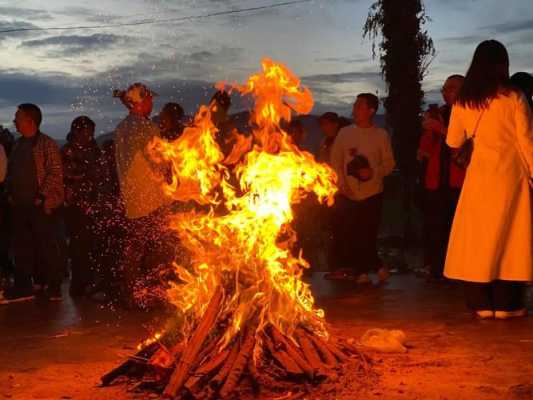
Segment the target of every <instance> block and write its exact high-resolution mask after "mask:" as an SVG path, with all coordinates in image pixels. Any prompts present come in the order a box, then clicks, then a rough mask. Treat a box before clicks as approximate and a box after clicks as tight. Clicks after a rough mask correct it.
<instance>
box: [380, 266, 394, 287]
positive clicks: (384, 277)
mask: <svg viewBox="0 0 533 400" xmlns="http://www.w3.org/2000/svg"><path fill="white" fill-rule="evenodd" d="M390 277H391V274H390V271H389V269H388V268H387V267H381V268H380V269H379V270H378V279H379V283H385V282H387V281H388V280H389V278H390Z"/></svg>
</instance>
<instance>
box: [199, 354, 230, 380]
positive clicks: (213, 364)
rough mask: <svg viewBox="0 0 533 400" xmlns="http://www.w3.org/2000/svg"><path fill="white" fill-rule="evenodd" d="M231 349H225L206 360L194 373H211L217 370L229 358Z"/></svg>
mask: <svg viewBox="0 0 533 400" xmlns="http://www.w3.org/2000/svg"><path fill="white" fill-rule="evenodd" d="M228 355H229V350H224V351H222V352H220V353H218V354H217V355H216V356H215V357H213V358H212V359H210V360H208V361H206V362H204V363H203V364H202V365H200V367H199V368H198V369H197V370H196V371H195V372H194V375H209V374H210V373H211V372H213V371H215V370H217V369H218V368H219V367H220V366H221V365H222V364H223V363H224V361H226V358H228Z"/></svg>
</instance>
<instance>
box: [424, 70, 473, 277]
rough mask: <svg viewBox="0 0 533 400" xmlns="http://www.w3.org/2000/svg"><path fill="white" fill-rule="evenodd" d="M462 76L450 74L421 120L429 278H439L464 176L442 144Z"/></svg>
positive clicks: (449, 151)
mask: <svg viewBox="0 0 533 400" xmlns="http://www.w3.org/2000/svg"><path fill="white" fill-rule="evenodd" d="M463 81H464V77H463V76H461V75H452V76H450V77H448V78H447V79H446V82H445V83H444V86H443V87H442V97H443V99H444V101H445V104H444V105H443V106H442V107H437V106H436V105H432V106H430V109H429V110H428V111H427V112H426V113H425V115H424V120H423V128H424V132H423V133H422V137H421V138H420V146H419V149H418V160H419V161H420V162H422V164H423V165H424V167H425V168H424V169H425V171H424V172H425V174H424V179H423V181H424V189H425V191H424V205H423V210H424V241H425V245H424V247H425V264H426V265H427V266H429V277H430V279H434V280H440V279H443V275H442V274H443V270H444V260H445V258H446V248H447V245H448V238H449V236H450V230H451V227H452V222H453V216H454V214H455V209H456V207H457V201H458V200H459V194H460V192H461V187H462V186H463V181H464V177H465V172H466V171H465V169H464V168H463V167H461V166H459V165H457V164H456V163H455V162H454V161H453V157H452V150H451V148H450V147H448V145H447V144H446V134H447V130H448V125H449V122H450V115H451V111H452V106H453V104H454V103H455V100H456V99H457V96H458V95H459V91H460V90H461V86H462V85H463Z"/></svg>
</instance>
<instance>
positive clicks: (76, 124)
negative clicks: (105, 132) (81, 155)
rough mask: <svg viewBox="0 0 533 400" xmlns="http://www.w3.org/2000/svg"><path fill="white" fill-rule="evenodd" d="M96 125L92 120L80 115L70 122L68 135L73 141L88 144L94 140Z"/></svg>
mask: <svg viewBox="0 0 533 400" xmlns="http://www.w3.org/2000/svg"><path fill="white" fill-rule="evenodd" d="M95 128H96V125H95V123H94V121H93V120H92V119H90V118H89V117H87V116H85V115H82V116H81V117H77V118H76V119H74V121H72V124H71V125H70V135H71V138H72V140H73V141H75V142H77V143H80V144H87V143H90V142H91V141H92V140H93V139H94V131H95Z"/></svg>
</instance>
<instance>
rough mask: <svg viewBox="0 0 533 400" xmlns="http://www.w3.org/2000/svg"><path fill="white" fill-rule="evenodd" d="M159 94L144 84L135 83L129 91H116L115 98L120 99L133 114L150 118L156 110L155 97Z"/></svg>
mask: <svg viewBox="0 0 533 400" xmlns="http://www.w3.org/2000/svg"><path fill="white" fill-rule="evenodd" d="M155 96H157V93H155V92H154V91H152V90H150V89H149V88H148V86H146V85H144V84H142V83H134V84H133V85H131V86H130V87H129V88H128V90H126V91H122V90H115V91H114V92H113V97H119V98H120V99H121V100H122V103H123V104H124V105H125V106H126V107H127V108H128V110H130V113H131V114H135V115H139V116H141V117H145V118H148V117H149V116H150V114H151V113H152V110H153V108H154V97H155Z"/></svg>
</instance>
